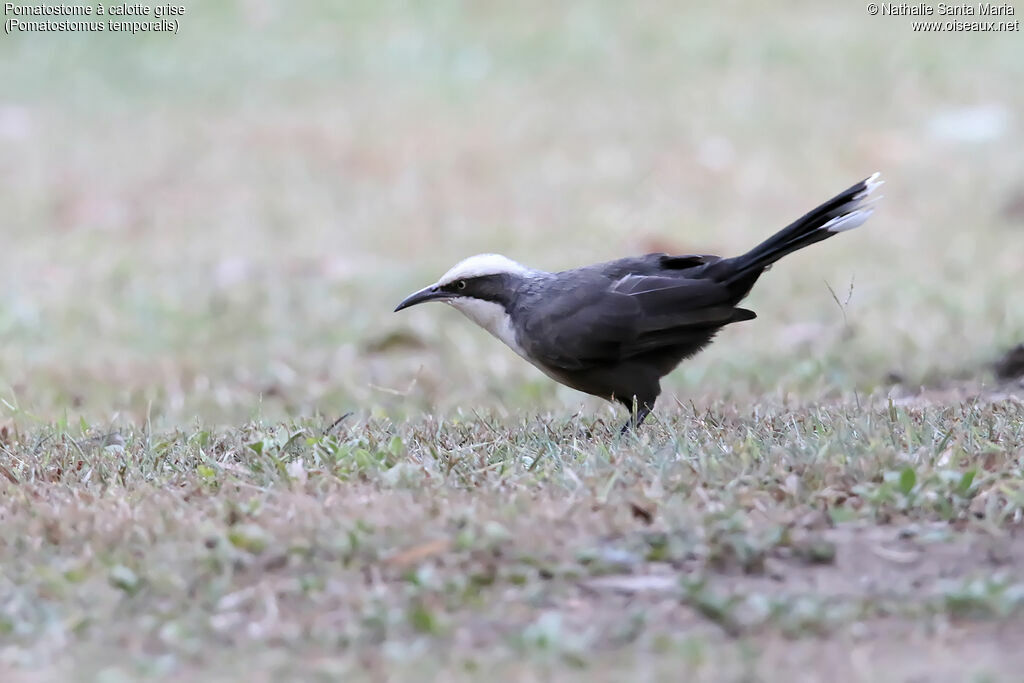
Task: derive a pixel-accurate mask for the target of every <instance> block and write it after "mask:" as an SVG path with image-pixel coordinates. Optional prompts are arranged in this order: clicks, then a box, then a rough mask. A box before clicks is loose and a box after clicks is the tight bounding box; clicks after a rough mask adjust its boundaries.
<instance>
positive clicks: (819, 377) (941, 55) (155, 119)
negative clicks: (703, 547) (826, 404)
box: [0, 0, 1024, 426]
mask: <svg viewBox="0 0 1024 683" xmlns="http://www.w3.org/2000/svg"><path fill="white" fill-rule="evenodd" d="M20 4H29V3H20ZM185 6H186V10H187V13H186V14H185V16H184V17H181V19H180V22H181V28H180V31H179V33H178V35H166V34H152V35H135V36H131V35H125V34H117V35H114V34H106V35H96V34H53V33H50V34H44V33H33V34H27V33H22V34H12V35H2V36H0V84H2V86H0V216H2V218H0V223H2V228H0V239H2V243H0V292H2V296H0V397H2V398H3V401H4V402H3V403H2V404H0V419H3V418H8V419H10V418H12V417H14V418H15V419H19V416H20V417H21V418H24V419H29V420H32V419H38V420H44V421H46V420H53V419H60V418H62V417H65V416H66V417H70V418H73V419H76V420H77V419H78V418H79V417H83V418H85V419H86V420H89V421H90V422H97V421H99V422H142V421H145V420H150V421H152V423H153V424H154V425H164V426H170V425H177V424H186V423H190V422H192V421H194V420H196V419H201V420H202V421H204V422H214V423H218V422H233V421H238V420H243V419H246V418H249V417H251V416H253V415H261V416H265V417H268V418H278V417H283V416H286V415H297V414H300V415H305V414H315V413H322V414H324V415H326V416H335V415H340V414H342V413H344V412H346V411H350V410H352V411H356V412H357V413H358V414H360V415H363V416H366V415H389V416H392V417H395V418H401V417H403V416H411V415H416V414H419V413H421V412H423V411H430V412H437V413H441V414H444V415H449V416H455V415H458V414H459V413H462V414H463V415H465V416H467V417H472V413H473V412H474V411H478V412H483V413H494V414H498V415H518V414H521V413H523V412H526V413H528V414H534V413H536V412H537V411H554V412H559V413H569V412H571V411H575V410H577V409H579V408H580V406H581V405H582V406H584V407H585V409H587V410H594V409H599V410H611V408H602V407H601V406H602V402H600V401H597V400H596V399H589V398H585V397H583V396H582V395H580V394H577V393H575V392H572V391H571V390H568V389H564V388H561V387H557V386H556V385H555V384H554V383H552V382H551V381H550V380H548V379H547V378H545V377H543V376H542V375H541V374H540V373H539V372H537V371H536V370H535V369H533V368H532V367H530V366H529V365H527V364H526V363H524V362H522V361H521V360H520V359H518V358H517V357H515V356H514V355H513V354H512V352H511V351H508V350H507V349H505V348H504V347H503V346H501V345H500V344H499V343H498V342H496V341H495V340H493V339H491V338H490V337H488V336H487V335H486V333H484V332H482V331H480V330H478V329H476V328H475V327H473V326H472V325H471V324H470V323H469V322H468V321H466V320H463V319H462V318H461V317H460V316H459V315H458V314H457V313H456V312H455V311H452V310H449V309H447V308H444V307H439V306H438V307H422V308H420V309H416V310H412V311H409V312H408V313H404V314H402V315H394V314H392V313H391V309H392V308H393V307H394V305H395V304H396V303H397V301H398V300H400V299H401V298H402V297H403V296H404V295H405V294H407V293H408V292H410V291H412V290H413V289H417V288H419V287H421V286H423V285H425V284H428V283H429V282H432V281H433V280H434V279H436V277H437V276H438V275H439V274H440V273H442V272H443V271H444V270H446V269H447V268H448V267H449V266H450V265H451V264H453V263H454V262H455V261H457V260H459V259H461V258H462V257H464V256H467V255H470V254H473V253H478V252H484V251H499V252H502V253H505V254H506V255H508V256H510V257H512V258H515V259H517V260H520V261H523V262H525V263H528V264H530V265H533V266H536V267H543V268H548V269H562V268H568V267H573V266H576V265H581V264H584V263H587V262H591V261H596V260H604V259H610V258H617V257H619V256H624V255H627V254H635V253H643V252H647V251H661V250H669V251H681V252H688V251H699V252H705V253H706V252H711V253H716V252H717V253H725V254H733V253H736V252H739V251H742V250H744V249H746V248H748V247H750V246H752V245H753V244H755V243H756V242H758V241H760V240H761V239H762V238H763V237H765V236H767V235H768V234H770V233H771V232H773V231H774V230H776V229H778V228H779V227H781V226H782V225H784V224H786V223H788V222H789V221H790V220H792V219H793V218H795V217H796V216H798V215H800V214H802V213H803V212H804V211H806V210H808V209H809V208H811V207H813V206H814V205H816V204H817V203H819V202H820V201H822V200H824V199H826V198H828V197H829V196H831V195H832V194H834V193H835V192H837V191H839V190H841V189H843V188H845V187H847V186H848V185H850V184H852V183H853V182H854V181H856V180H859V179H860V178H862V177H864V176H866V175H868V174H869V173H871V172H873V171H875V170H880V171H882V173H883V177H884V178H885V179H886V181H887V184H886V186H885V188H884V192H883V194H884V195H885V199H884V200H883V202H882V206H881V208H880V210H879V211H878V212H877V213H876V215H875V216H874V217H873V218H872V219H871V221H869V223H868V224H867V225H866V226H865V227H864V228H863V229H861V230H858V231H856V232H854V233H850V234H846V235H843V236H841V237H839V238H837V239H835V240H831V241H829V242H828V243H826V244H823V245H820V246H817V247H815V248H813V249H811V250H808V251H806V252H801V253H800V254H797V255H794V256H792V257H789V258H788V259H786V261H784V262H783V263H780V264H779V265H777V266H776V268H775V269H773V271H772V272H771V273H769V274H768V275H766V276H765V277H764V278H763V279H762V280H761V282H760V284H759V285H758V287H757V288H756V289H755V291H754V293H753V294H752V296H751V297H750V299H749V300H748V304H749V307H750V308H752V309H754V310H756V311H757V312H758V313H759V315H760V318H759V319H758V320H756V321H753V322H750V323H744V324H742V325H737V326H734V327H732V328H730V329H728V330H726V331H724V332H723V333H722V334H721V335H720V337H719V340H718V341H717V342H716V344H715V345H714V346H712V347H711V348H710V350H709V351H707V352H705V353H704V354H702V355H701V356H699V357H698V358H697V359H695V360H692V361H690V362H689V363H688V364H686V365H685V366H684V367H683V368H682V369H680V370H679V371H677V372H676V373H675V374H673V375H672V376H671V377H670V378H668V379H667V381H666V388H667V392H666V395H665V396H666V398H663V399H662V401H663V403H662V405H663V406H671V404H672V395H675V396H677V397H678V398H679V400H680V401H683V402H689V401H690V400H693V401H695V402H697V403H698V404H699V403H700V402H701V401H704V400H708V399H709V398H717V399H721V398H723V397H726V398H728V397H736V398H737V399H739V400H741V399H742V398H743V397H746V396H754V395H761V396H771V397H776V398H778V399H780V400H787V401H788V400H796V401H808V402H813V401H818V400H829V399H834V398H842V397H849V396H851V395H852V393H853V392H854V391H856V392H868V393H870V392H882V391H886V387H885V382H886V375H887V374H890V373H896V374H899V375H901V376H902V377H904V379H905V384H906V385H908V386H911V387H914V386H919V385H921V384H925V385H927V386H943V385H944V383H947V382H948V381H950V380H951V379H955V380H957V381H968V382H974V383H981V384H983V383H990V382H991V375H990V374H989V372H988V370H987V368H986V363H988V362H989V361H990V360H991V359H992V358H994V357H995V356H996V355H998V353H999V352H1000V351H1002V350H1004V349H1005V348H1006V347H1008V346H1010V345H1012V344H1014V343H1017V342H1019V341H1021V340H1024V304H1022V303H1021V296H1020V294H1021V292H1020V290H1021V283H1022V281H1024V272H1022V271H1024V155H1022V153H1021V150H1022V149H1024V144H1022V143H1024V136H1022V120H1021V112H1022V111H1024V88H1021V87H1020V86H1021V84H1022V83H1024V43H1022V40H1021V34H1020V33H1019V32H1008V33H983V34H968V33H916V32H914V31H913V30H912V27H911V19H910V18H905V17H883V16H869V15H868V14H867V12H866V11H865V6H864V5H863V4H861V3H832V4H824V3H811V2H783V3H773V4H772V5H771V7H767V6H765V5H764V3H756V2H752V1H751V2H725V3H717V4H704V3H676V2H667V1H666V2H659V1H656V0H640V1H638V2H633V3H622V2H612V1H598V0H595V1H588V2H565V3H551V2H534V1H532V0H528V1H525V2H517V3H500V2H492V1H481V2H454V1H451V0H432V1H429V2H427V1H423V2H399V1H394V0H384V1H380V2H370V1H367V2H351V1H350V2H338V3H330V2H291V3H276V2H269V1H260V0H247V1H244V2H242V1H239V2H227V1H224V2H214V1H211V0H207V1H204V2H201V3H200V2H189V3H187V4H186V5H185ZM829 286H831V288H832V289H833V290H834V292H835V295H836V298H837V299H838V304H837V301H836V300H834V299H833V295H832V293H830V291H829Z"/></svg>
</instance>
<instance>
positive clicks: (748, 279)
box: [395, 173, 884, 433]
mask: <svg viewBox="0 0 1024 683" xmlns="http://www.w3.org/2000/svg"><path fill="white" fill-rule="evenodd" d="M883 182H884V181H882V180H880V174H879V173H874V174H873V175H871V176H869V177H868V178H865V179H864V180H862V181H861V182H859V183H856V184H855V185H853V186H851V187H850V188H848V189H846V190H844V191H843V192H840V193H839V194H837V195H836V196H835V197H833V198H832V199H829V200H828V201H827V202H825V203H823V204H821V205H820V206H818V207H817V208H815V209H812V210H811V211H809V212H807V213H806V214H804V215H803V216H801V217H800V218H798V219H796V220H795V221H793V222H792V223H790V224H789V225H787V226H786V227H785V228H783V229H782V230H779V231H778V232H777V233H775V234H774V235H772V236H771V237H769V238H768V239H766V240H765V241H763V242H761V243H760V244H758V245H757V246H756V247H754V248H753V249H751V250H750V251H748V252H746V253H745V254H741V255H740V256H733V257H731V258H723V257H720V256H714V255H708V254H684V255H669V254H665V253H656V254H647V255H645V256H633V257H626V258H621V259H618V260H615V261H607V262H604V263H597V264H594V265H589V266H583V267H581V268H574V269H572V270H563V271H561V272H546V271H543V270H536V269H533V268H529V267H527V266H524V265H523V264H521V263H517V262H516V261H513V260H512V259H510V258H508V257H506V256H502V255H501V254H477V255H476V256H470V257H469V258H466V259H464V260H462V261H460V262H459V263H457V264H456V265H455V266H453V267H452V268H451V269H450V270H449V271H448V272H446V273H445V274H444V275H442V276H441V278H440V279H439V280H438V281H437V282H435V283H434V284H432V285H429V286H427V287H424V288H423V289H421V290H419V291H417V292H414V293H413V294H410V295H409V296H408V297H406V298H405V299H404V300H402V302H401V303H400V304H398V306H397V307H396V308H395V312H396V313H397V312H398V311H401V310H403V309H406V308H409V307H410V306H416V305H418V304H422V303H426V302H429V301H441V302H444V303H446V304H448V305H450V306H452V307H453V308H455V309H457V310H459V311H460V312H461V313H463V314H464V315H465V316H466V317H467V318H469V319H470V320H472V321H473V322H475V323H476V324H477V325H479V326H480V327H482V328H484V329H485V330H487V331H488V332H490V333H491V334H492V335H493V336H495V337H497V338H498V339H499V340H501V341H502V342H504V343H505V344H506V345H508V346H509V347H510V348H511V349H512V350H513V351H515V352H516V353H517V354H518V355H520V356H522V357H523V358H524V359H525V360H527V361H529V362H530V363H532V364H533V365H534V366H536V367H537V368H538V369H540V370H541V372H543V373H544V374H546V375H547V376H548V377H550V378H551V379H553V380H555V381H556V382H560V383H561V384H564V385H566V386H569V387H572V388H573V389H576V390H578V391H581V392H583V393H586V394H591V395H594V396H599V397H601V398H605V399H608V400H609V401H613V402H619V403H622V404H623V405H624V406H625V407H626V409H627V410H628V411H629V412H630V417H629V419H628V420H627V422H626V423H625V424H624V425H623V427H622V429H621V433H626V432H627V431H629V430H631V429H632V430H635V429H636V428H638V427H639V426H640V425H641V424H642V423H643V422H644V420H645V419H646V418H647V416H648V415H649V414H650V413H651V411H652V410H653V409H654V403H655V400H656V399H657V398H658V395H659V394H660V393H661V378H662V377H664V376H665V375H667V374H668V373H670V372H671V371H672V370H673V369H675V368H676V366H678V365H679V364H680V363H681V362H682V361H684V360H686V359H687V358H690V357H691V356H693V355H695V354H696V353H697V352H699V351H700V350H701V349H703V348H704V347H706V346H707V345H708V344H709V343H710V342H711V341H712V339H714V337H715V335H716V334H717V333H718V331H719V330H720V329H721V328H722V327H724V326H726V325H730V324H732V323H738V322H743V321H745V320H752V319H754V318H756V317H757V316H756V314H755V313H754V312H753V311H751V310H748V309H745V308H740V307H739V306H738V305H737V304H739V303H740V302H741V301H742V300H743V299H744V298H745V297H746V296H747V294H749V293H750V290H751V288H752V287H753V286H754V283H756V282H757V280H758V278H759V277H761V274H762V273H763V272H764V271H765V270H768V268H769V267H771V265H772V264H774V263H775V262H776V261H778V260H779V259H781V258H782V257H784V256H786V255H787V254H791V253H793V252H794V251H797V250H799V249H803V248H804V247H807V246H810V245H812V244H814V243H816V242H820V241H822V240H825V239H828V238H829V237H832V236H833V235H837V234H839V233H841V232H846V231H848V230H852V229H853V228H857V227H859V226H860V225H862V224H863V223H864V222H865V221H866V220H867V219H868V217H869V216H870V215H871V214H872V212H873V211H874V206H873V205H874V203H875V201H876V200H875V198H871V199H869V197H870V195H871V194H872V193H874V192H875V191H876V190H877V189H878V187H879V186H880V185H882V183H883Z"/></svg>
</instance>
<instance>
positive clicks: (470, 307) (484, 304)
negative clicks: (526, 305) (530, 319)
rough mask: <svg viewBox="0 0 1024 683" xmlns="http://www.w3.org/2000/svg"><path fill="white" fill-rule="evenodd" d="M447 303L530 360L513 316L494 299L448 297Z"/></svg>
mask: <svg viewBox="0 0 1024 683" xmlns="http://www.w3.org/2000/svg"><path fill="white" fill-rule="evenodd" d="M445 303H447V304H448V305H450V306H452V307H453V308H457V309H458V310H459V311H461V312H462V314H463V315H465V316H466V317H467V318H469V319H470V320H472V321H473V322H475V323H476V324H477V325H479V326H480V327H482V328H484V329H485V330H487V331H488V332H490V333H491V334H493V335H494V336H495V337H497V338H498V339H500V340H501V341H503V342H504V343H505V345H506V346H508V347H509V348H510V349H512V350H513V351H515V352H516V353H518V354H519V355H520V356H522V357H523V358H526V360H530V359H529V357H527V355H526V352H525V351H524V350H523V347H522V346H520V345H519V342H518V341H517V340H516V331H515V329H514V328H513V327H512V318H511V317H510V316H509V314H508V313H506V312H505V307H504V306H502V305H501V304H496V303H494V302H493V301H484V300H483V299H473V298H470V297H465V298H463V297H459V298H455V299H448V300H447V301H446V302H445Z"/></svg>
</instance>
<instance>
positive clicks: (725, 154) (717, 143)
mask: <svg viewBox="0 0 1024 683" xmlns="http://www.w3.org/2000/svg"><path fill="white" fill-rule="evenodd" d="M735 158H736V148H735V147H733V144H732V142H730V141H729V139H728V138H723V137H721V136H718V135H714V136H712V137H709V138H707V139H705V140H704V141H703V142H701V143H700V146H699V147H697V162H698V163H699V164H700V165H701V166H703V167H704V168H707V169H709V170H712V171H722V170H725V169H726V168H728V167H729V166H731V165H732V162H733V160H734V159H735Z"/></svg>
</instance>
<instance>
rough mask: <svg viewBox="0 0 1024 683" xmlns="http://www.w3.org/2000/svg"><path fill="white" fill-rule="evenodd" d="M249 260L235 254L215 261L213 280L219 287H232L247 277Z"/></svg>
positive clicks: (249, 269)
mask: <svg viewBox="0 0 1024 683" xmlns="http://www.w3.org/2000/svg"><path fill="white" fill-rule="evenodd" d="M250 271H251V268H250V265H249V262H248V261H246V260H245V259H243V258H240V257H237V256H229V257H227V258H223V259H221V260H220V261H218V262H217V266H216V268H215V269H214V272H213V280H214V282H215V283H216V284H217V287H219V288H225V287H232V286H234V285H237V284H239V283H241V282H243V281H245V280H247V279H248V278H249V273H250Z"/></svg>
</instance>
